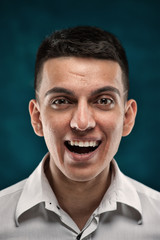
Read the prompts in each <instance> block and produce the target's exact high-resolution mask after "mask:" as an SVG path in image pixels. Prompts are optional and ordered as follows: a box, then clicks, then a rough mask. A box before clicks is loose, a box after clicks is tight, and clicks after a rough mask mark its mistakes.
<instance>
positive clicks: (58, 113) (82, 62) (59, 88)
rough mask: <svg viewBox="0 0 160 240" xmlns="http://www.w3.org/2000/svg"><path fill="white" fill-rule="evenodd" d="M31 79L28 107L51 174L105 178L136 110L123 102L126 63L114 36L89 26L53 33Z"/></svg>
mask: <svg viewBox="0 0 160 240" xmlns="http://www.w3.org/2000/svg"><path fill="white" fill-rule="evenodd" d="M80 32H81V34H80ZM35 80H36V82H35V89H36V95H37V99H36V100H35V99H33V100H31V101H30V104H29V111H30V116H31V122H32V126H33V128H34V131H35V133H36V134H37V135H38V136H44V139H45V142H46V145H47V147H48V150H49V152H50V169H51V172H52V175H54V176H61V177H64V176H65V179H66V177H67V179H66V180H68V179H71V180H74V181H90V180H93V179H95V178H96V177H98V176H104V177H106V174H107V172H108V171H109V166H110V162H111V160H112V159H113V157H114V156H115V154H116V152H117V150H118V147H119V143H120V141H121V138H122V136H127V135H128V134H129V133H130V132H131V130H132V128H133V126H134V121H135V116H136V111H137V105H136V102H135V101H134V100H133V99H130V100H128V101H127V97H126V91H127V90H128V65H127V60H126V56H125V52H124V50H123V48H122V47H121V45H120V44H119V42H118V40H117V39H116V38H115V37H114V36H113V35H111V34H110V33H107V32H105V31H102V30H99V29H97V28H92V27H78V28H73V29H69V30H63V31H61V32H57V33H54V34H53V35H52V36H51V37H49V38H47V39H46V40H45V41H44V42H43V43H42V45H41V47H40V49H39V51H38V55H37V61H36V76H35Z"/></svg>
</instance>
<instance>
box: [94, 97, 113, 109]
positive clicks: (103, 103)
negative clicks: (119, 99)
mask: <svg viewBox="0 0 160 240" xmlns="http://www.w3.org/2000/svg"><path fill="white" fill-rule="evenodd" d="M95 104H96V105H97V107H98V108H100V109H102V110H110V109H112V108H113V107H114V100H113V99H112V98H109V97H100V98H98V99H97V101H96V102H95Z"/></svg>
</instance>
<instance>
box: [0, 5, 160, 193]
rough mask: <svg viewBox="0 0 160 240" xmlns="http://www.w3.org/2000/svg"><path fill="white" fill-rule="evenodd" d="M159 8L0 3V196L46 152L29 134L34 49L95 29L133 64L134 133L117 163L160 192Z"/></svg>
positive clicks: (33, 166) (131, 78)
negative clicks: (58, 33) (76, 30)
mask: <svg viewBox="0 0 160 240" xmlns="http://www.w3.org/2000/svg"><path fill="white" fill-rule="evenodd" d="M159 11H160V2H159V1H156V0H151V1H149V0H122V1H118V0H114V1H103V0H99V1H98V0H88V1H87V0H80V1H75V0H68V1H67V0H66V1H62V0H59V1H54V0H52V1H49V0H45V1H43V0H38V1H37V0H35V1H34V0H32V1H30V0H27V1H26V0H23V1H18V0H13V1H11V0H5V1H1V3H0V33H1V34H0V189H2V188H4V187H7V186H9V185H11V184H13V183H16V182H17V181H20V180H22V179H24V178H26V177H27V176H28V175H29V174H30V173H31V172H32V171H33V169H34V168H35V167H36V166H37V165H38V163H39V162H40V160H41V158H42V157H43V155H44V154H45V153H46V151H47V150H46V147H45V144H44V141H43V138H39V137H37V136H35V134H34V133H33V130H32V127H31V124H30V118H29V114H28V102H29V100H30V99H31V98H33V96H34V91H33V78H34V62H35V54H36V51H37V48H38V46H39V44H40V43H41V41H42V40H43V38H44V37H45V36H46V35H48V34H49V33H51V32H52V31H53V30H56V29H61V28H65V27H71V26H76V25H94V26H97V27H102V28H104V29H106V30H109V31H111V32H112V33H114V34H116V35H117V36H118V38H119V39H120V40H121V42H122V44H123V46H124V47H125V49H126V52H127V56H128V60H129V65H130V82H131V83H130V85H131V90H130V97H132V98H135V99H136V100H137V102H138V115H137V119H136V126H135V128H134V130H133V132H132V133H131V135H130V136H128V137H126V138H124V139H123V140H122V143H121V146H120V149H119V152H118V154H117V156H116V160H117V161H118V163H119V166H120V168H121V170H122V171H123V172H124V173H125V174H127V175H128V176H130V177H132V178H135V179H136V180H138V181H141V182H143V183H144V184H146V185H148V186H150V187H152V188H155V189H157V190H160V177H159V171H160V154H159V149H160V141H159V136H160V13H159Z"/></svg>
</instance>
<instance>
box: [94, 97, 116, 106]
mask: <svg viewBox="0 0 160 240" xmlns="http://www.w3.org/2000/svg"><path fill="white" fill-rule="evenodd" d="M97 103H98V104H102V105H109V104H111V103H113V100H112V99H110V98H101V99H99V100H98V101H97Z"/></svg>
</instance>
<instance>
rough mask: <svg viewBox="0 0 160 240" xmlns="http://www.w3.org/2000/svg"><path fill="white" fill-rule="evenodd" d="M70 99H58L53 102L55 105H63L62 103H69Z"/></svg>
mask: <svg viewBox="0 0 160 240" xmlns="http://www.w3.org/2000/svg"><path fill="white" fill-rule="evenodd" d="M68 103H69V101H68V100H66V99H63V98H62V99H57V100H55V101H53V102H52V104H55V105H62V104H68Z"/></svg>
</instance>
